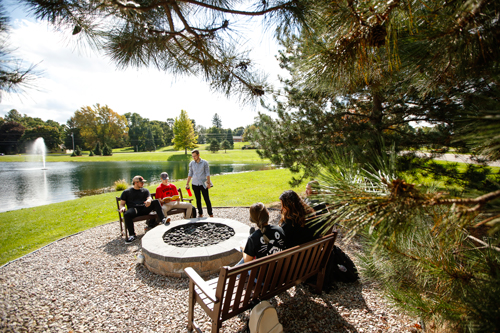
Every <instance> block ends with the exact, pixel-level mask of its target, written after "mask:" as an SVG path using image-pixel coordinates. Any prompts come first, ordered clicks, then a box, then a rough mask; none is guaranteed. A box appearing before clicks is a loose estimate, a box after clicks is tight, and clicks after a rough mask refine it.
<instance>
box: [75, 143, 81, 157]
mask: <svg viewBox="0 0 500 333" xmlns="http://www.w3.org/2000/svg"><path fill="white" fill-rule="evenodd" d="M74 153H75V154H76V156H82V149H81V148H80V146H78V145H77V146H76V148H75V151H74Z"/></svg>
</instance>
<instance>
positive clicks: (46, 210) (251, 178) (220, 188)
mask: <svg viewBox="0 0 500 333" xmlns="http://www.w3.org/2000/svg"><path fill="white" fill-rule="evenodd" d="M290 178H291V173H290V171H289V170H287V169H278V170H266V171H254V172H244V173H237V174H228V175H219V176H213V177H211V179H212V181H213V183H214V188H213V189H211V190H210V199H211V201H212V205H213V206H214V207H221V206H250V205H251V204H253V203H255V202H259V201H260V202H263V203H265V204H271V203H273V202H276V201H278V197H279V195H280V194H281V193H282V192H283V191H284V190H286V189H290V185H289V184H288V181H289V180H290ZM174 184H176V185H177V186H180V187H181V188H184V186H185V184H186V181H185V180H181V181H178V182H175V183H174ZM157 185H158V184H155V185H151V186H148V187H147V188H148V189H149V190H150V192H154V191H155V189H156V186H157ZM296 191H297V192H303V188H302V187H301V188H299V189H296ZM120 194H121V192H112V193H105V194H100V195H95V196H88V197H82V198H79V199H74V200H69V201H65V202H60V203H55V204H50V205H45V206H39V207H34V208H25V209H20V210H15V211H10V212H5V213H0V221H2V223H0V239H1V241H0V265H1V264H4V263H6V262H8V261H10V260H13V259H15V258H18V257H20V256H22V255H24V254H26V253H29V252H31V251H34V250H36V249H38V248H40V247H42V246H44V245H46V244H48V243H51V242H53V241H55V240H57V239H59V238H61V237H64V236H67V235H71V234H74V233H76V232H79V231H82V230H86V229H89V228H92V227H95V226H98V225H102V224H105V223H108V222H111V221H118V213H117V212H116V201H115V197H116V196H119V195H120ZM183 194H184V195H187V193H186V191H185V190H184V191H183ZM116 237H117V238H118V237H120V235H119V228H118V225H117V228H116Z"/></svg>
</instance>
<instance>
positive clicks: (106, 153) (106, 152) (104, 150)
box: [102, 144, 113, 156]
mask: <svg viewBox="0 0 500 333" xmlns="http://www.w3.org/2000/svg"><path fill="white" fill-rule="evenodd" d="M102 154H103V155H104V156H111V155H113V149H111V148H109V146H108V145H107V144H105V145H104V147H103V148H102Z"/></svg>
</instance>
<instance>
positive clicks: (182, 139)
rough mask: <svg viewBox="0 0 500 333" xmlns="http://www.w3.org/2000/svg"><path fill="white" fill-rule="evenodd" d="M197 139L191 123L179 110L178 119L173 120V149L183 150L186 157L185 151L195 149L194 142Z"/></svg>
mask: <svg viewBox="0 0 500 333" xmlns="http://www.w3.org/2000/svg"><path fill="white" fill-rule="evenodd" d="M197 139H198V137H197V136H196V135H195V133H194V128H193V123H192V122H191V120H190V119H189V117H188V114H187V112H186V111H184V110H181V114H180V115H179V117H177V118H175V122H174V140H173V142H174V149H175V150H180V149H184V153H185V154H186V155H187V149H188V148H189V149H193V148H196V147H197V145H196V140H197Z"/></svg>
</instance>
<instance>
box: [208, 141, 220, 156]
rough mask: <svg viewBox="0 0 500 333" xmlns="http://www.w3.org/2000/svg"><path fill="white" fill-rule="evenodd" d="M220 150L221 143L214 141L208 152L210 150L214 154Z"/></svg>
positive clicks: (211, 142)
mask: <svg viewBox="0 0 500 333" xmlns="http://www.w3.org/2000/svg"><path fill="white" fill-rule="evenodd" d="M219 149H220V145H219V141H217V140H215V139H212V141H210V146H209V147H208V150H210V151H211V152H212V153H215V152H217V151H219Z"/></svg>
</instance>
